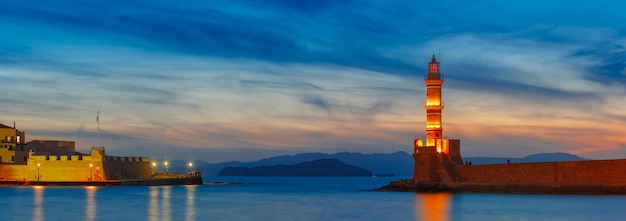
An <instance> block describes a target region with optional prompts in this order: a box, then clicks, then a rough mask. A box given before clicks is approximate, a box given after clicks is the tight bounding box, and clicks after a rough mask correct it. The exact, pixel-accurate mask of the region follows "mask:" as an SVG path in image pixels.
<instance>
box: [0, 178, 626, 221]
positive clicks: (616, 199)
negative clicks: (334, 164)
mask: <svg viewBox="0 0 626 221" xmlns="http://www.w3.org/2000/svg"><path fill="white" fill-rule="evenodd" d="M396 179H399V178H398V177H204V180H205V184H204V185H196V186H117V187H49V186H46V187H44V186H3V187H0V214H1V216H0V219H1V220H35V221H42V220H46V221H52V220H64V221H66V220H90V221H92V220H106V221H111V220H150V221H152V220H154V221H161V220H163V221H170V220H173V221H179V220H187V221H190V220H261V221H262V220H437V221H439V220H533V221H538V220H594V221H598V220H626V196H619V195H542V194H530V195H528V194H478V193H462V194H450V193H431V194H418V193H410V192H384V191H373V189H375V188H378V187H381V186H383V185H385V184H387V183H389V182H390V181H392V180H396Z"/></svg>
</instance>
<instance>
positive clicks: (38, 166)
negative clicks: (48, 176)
mask: <svg viewBox="0 0 626 221" xmlns="http://www.w3.org/2000/svg"><path fill="white" fill-rule="evenodd" d="M40 167H41V164H40V163H37V182H39V178H40V177H41V176H40V175H39V168H40Z"/></svg>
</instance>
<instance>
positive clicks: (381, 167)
mask: <svg viewBox="0 0 626 221" xmlns="http://www.w3.org/2000/svg"><path fill="white" fill-rule="evenodd" d="M329 158H335V159H338V160H340V161H341V162H344V163H346V164H350V165H354V166H357V167H361V168H364V169H366V170H369V171H371V172H372V173H374V175H382V174H393V175H395V176H405V177H406V176H412V175H413V156H411V155H410V154H409V153H407V152H404V151H398V152H395V153H373V154H363V153H350V152H341V153H335V154H326V153H301V154H295V155H282V156H276V157H270V158H265V159H261V160H259V161H254V162H239V161H231V162H222V163H206V162H203V161H194V165H195V166H194V169H197V170H200V171H201V172H202V175H205V176H217V175H218V173H219V171H220V170H222V169H223V168H226V167H248V168H250V167H257V166H275V165H281V164H283V165H294V164H297V163H302V162H307V161H314V160H319V159H329ZM463 160H464V161H472V164H500V163H506V162H507V160H509V161H510V162H511V163H527V162H558V161H575V160H588V159H585V158H580V157H578V156H576V155H572V154H568V153H538V154H532V155H528V156H526V157H523V158H510V157H509V158H507V157H463ZM170 162H171V163H172V166H171V167H170V172H172V171H178V170H180V172H186V171H187V168H186V166H185V165H186V163H185V162H186V161H180V162H178V161H170ZM175 165H180V166H175Z"/></svg>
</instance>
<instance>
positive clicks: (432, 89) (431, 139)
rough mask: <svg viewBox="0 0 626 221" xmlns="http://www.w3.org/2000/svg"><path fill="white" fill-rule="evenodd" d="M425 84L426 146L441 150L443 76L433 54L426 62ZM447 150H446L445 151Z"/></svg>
mask: <svg viewBox="0 0 626 221" xmlns="http://www.w3.org/2000/svg"><path fill="white" fill-rule="evenodd" d="M424 84H425V85H426V102H424V109H426V146H436V147H437V152H443V151H444V149H443V146H442V143H441V139H442V138H443V131H442V128H441V110H443V103H442V102H441V85H442V84H443V78H442V77H441V73H440V72H439V62H437V59H436V58H435V55H433V58H432V60H431V62H430V63H428V73H427V74H426V78H425V79H424ZM445 152H447V151H445Z"/></svg>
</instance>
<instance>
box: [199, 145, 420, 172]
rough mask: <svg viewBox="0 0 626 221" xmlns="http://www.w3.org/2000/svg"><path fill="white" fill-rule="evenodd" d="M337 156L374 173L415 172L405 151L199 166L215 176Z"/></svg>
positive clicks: (314, 155) (321, 155)
mask: <svg viewBox="0 0 626 221" xmlns="http://www.w3.org/2000/svg"><path fill="white" fill-rule="evenodd" d="M330 158H335V159H338V160H340V161H341V162H344V163H346V164H350V165H354V166H357V167H361V168H364V169H366V170H369V171H371V172H372V173H374V175H383V174H384V175H389V174H393V175H396V176H411V175H412V174H413V157H412V156H411V155H409V154H408V153H406V152H404V151H398V152H395V153H387V154H384V153H373V154H362V153H349V152H341V153H335V154H325V153H302V154H295V155H282V156H276V157H270V158H265V159H261V160H259V161H254V162H238V161H231V162H224V163H207V164H204V165H202V166H199V167H197V168H198V169H199V170H200V171H202V174H203V175H208V176H215V175H217V174H218V173H219V171H220V170H222V169H223V168H226V167H248V168H250V167H257V166H275V165H281V164H282V165H293V164H297V163H302V162H307V161H314V160H319V159H330Z"/></svg>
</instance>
